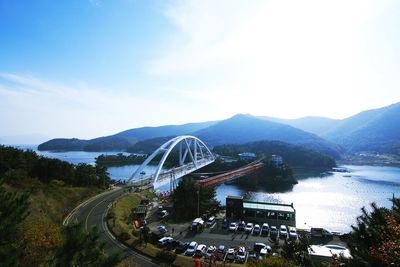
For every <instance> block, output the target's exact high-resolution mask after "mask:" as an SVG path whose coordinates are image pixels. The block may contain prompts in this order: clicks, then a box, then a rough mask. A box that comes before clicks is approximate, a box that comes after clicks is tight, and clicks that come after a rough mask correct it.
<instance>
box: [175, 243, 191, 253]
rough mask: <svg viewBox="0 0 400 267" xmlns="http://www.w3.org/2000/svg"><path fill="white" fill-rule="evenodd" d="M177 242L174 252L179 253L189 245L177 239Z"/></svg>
mask: <svg viewBox="0 0 400 267" xmlns="http://www.w3.org/2000/svg"><path fill="white" fill-rule="evenodd" d="M178 242H179V244H178V245H177V246H176V248H175V253H176V254H181V253H183V252H185V251H186V249H187V248H188V247H189V243H187V242H182V241H178Z"/></svg>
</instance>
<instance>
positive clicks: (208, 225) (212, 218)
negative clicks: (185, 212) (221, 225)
mask: <svg viewBox="0 0 400 267" xmlns="http://www.w3.org/2000/svg"><path fill="white" fill-rule="evenodd" d="M214 223H215V217H214V216H212V217H210V218H208V220H207V222H206V225H207V227H211V226H213V224H214Z"/></svg>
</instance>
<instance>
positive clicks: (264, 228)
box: [261, 223, 269, 236]
mask: <svg viewBox="0 0 400 267" xmlns="http://www.w3.org/2000/svg"><path fill="white" fill-rule="evenodd" d="M268 232H269V225H268V223H263V225H262V226H261V235H264V236H267V235H268Z"/></svg>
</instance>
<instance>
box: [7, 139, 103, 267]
mask: <svg viewBox="0 0 400 267" xmlns="http://www.w3.org/2000/svg"><path fill="white" fill-rule="evenodd" d="M109 183H110V179H109V177H108V175H107V172H106V169H105V168H104V167H100V166H96V167H95V166H91V165H87V164H79V165H72V164H70V163H68V162H64V161H61V160H57V159H49V158H45V157H42V156H38V155H37V154H36V153H35V152H33V151H22V150H19V149H16V148H13V147H5V146H0V199H1V201H0V229H2V232H1V233H0V241H1V249H0V265H1V266H24V267H34V266H35V267H36V266H53V265H52V264H50V260H54V259H56V258H60V257H57V255H62V254H59V253H55V252H56V251H59V250H62V251H63V252H65V253H69V254H68V255H71V257H72V256H73V255H78V253H80V254H79V255H81V256H78V257H80V258H83V257H85V256H86V255H95V254H90V252H89V253H88V254H81V250H79V251H77V249H78V248H81V247H82V246H83V245H85V244H89V243H90V244H91V245H90V247H88V250H85V251H92V250H94V249H97V247H96V246H93V244H94V242H96V241H95V240H93V239H92V240H91V241H90V242H87V241H89V238H87V237H86V236H84V235H82V236H79V237H78V238H77V236H76V235H68V238H71V240H74V242H78V243H79V244H78V245H77V246H76V247H70V246H68V242H67V241H66V236H65V234H64V231H63V228H62V222H63V219H64V218H65V216H66V215H67V214H68V213H69V212H71V211H72V210H73V209H74V208H75V207H76V206H77V205H78V204H79V203H82V202H83V201H84V200H86V199H88V198H90V197H92V196H94V195H96V194H99V193H100V192H102V191H104V188H108V186H109ZM83 238H84V240H86V241H81V240H82V239H83ZM92 241H93V242H92ZM69 242H70V241H69ZM80 242H81V243H80ZM65 244H66V246H65V248H67V249H68V252H66V251H67V250H63V248H64V245H65ZM56 254H57V255H56ZM88 257H89V256H88ZM90 257H92V256H90ZM64 259H65V258H64ZM5 260H7V262H5ZM91 260H93V259H91ZM10 262H11V263H12V264H10ZM64 263H65V264H68V263H67V262H64ZM94 265H95V264H94ZM94 265H93V266H94ZM54 266H57V265H54ZM96 266H97V265H96ZM99 266H100V265H99ZM101 266H103V265H101ZM104 266H105V265H104ZM107 266H108V265H107Z"/></svg>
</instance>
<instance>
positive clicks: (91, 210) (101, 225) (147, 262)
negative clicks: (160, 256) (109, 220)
mask: <svg viewBox="0 0 400 267" xmlns="http://www.w3.org/2000/svg"><path fill="white" fill-rule="evenodd" d="M125 193H126V189H123V188H119V189H115V190H113V191H109V192H107V193H103V194H100V195H98V196H96V197H95V198H92V199H91V200H89V201H88V202H85V203H83V204H82V205H81V206H79V207H78V208H77V209H76V210H75V211H74V212H73V213H72V214H71V216H70V217H69V219H68V220H67V222H66V223H68V222H71V221H75V220H77V221H79V222H82V223H83V225H84V227H85V229H86V230H90V229H91V228H92V227H95V226H96V227H97V229H98V230H99V232H100V241H101V242H105V244H106V245H105V251H106V252H107V253H114V252H119V253H120V255H121V256H122V257H123V258H126V257H128V256H130V257H131V258H132V259H133V261H134V263H135V264H137V265H138V266H142V267H147V266H149V267H150V266H159V264H157V263H156V262H155V261H153V260H152V259H151V258H149V257H146V256H144V255H142V254H139V253H138V252H135V251H133V250H132V249H130V248H128V247H126V246H125V245H123V244H121V243H120V242H119V241H118V240H116V239H115V238H114V236H113V235H112V234H111V233H110V231H109V230H108V228H107V225H106V215H107V211H108V209H109V208H110V207H111V205H112V202H113V201H115V200H116V199H118V198H119V197H121V196H122V195H124V194H125ZM134 266H136V265H134Z"/></svg>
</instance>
